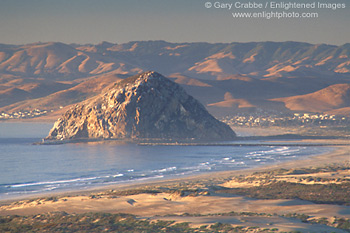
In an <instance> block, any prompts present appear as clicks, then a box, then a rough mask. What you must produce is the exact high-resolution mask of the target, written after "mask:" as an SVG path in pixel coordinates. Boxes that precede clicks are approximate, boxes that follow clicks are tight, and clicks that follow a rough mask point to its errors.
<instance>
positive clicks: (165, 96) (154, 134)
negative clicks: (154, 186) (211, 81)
mask: <svg viewBox="0 0 350 233" xmlns="http://www.w3.org/2000/svg"><path fill="white" fill-rule="evenodd" d="M235 136H236V134H235V133H234V132H233V131H232V129H231V128H230V127H229V126H227V125H226V124H224V123H222V122H220V121H218V120H217V119H215V118H214V117H213V116H212V115H210V114H209V113H208V111H207V110H206V109H205V107H204V106H203V105H202V104H201V103H200V102H199V101H197V100H196V99H194V98H193V97H192V96H190V95H188V94H187V93H186V92H185V90H184V89H183V88H182V87H180V86H179V85H178V84H176V83H174V82H172V81H170V80H169V79H167V78H165V77H164V76H162V75H161V74H159V73H156V72H153V71H150V72H145V73H142V74H140V75H136V76H132V77H129V78H126V79H124V80H122V81H120V82H118V83H116V84H114V86H113V87H112V88H110V89H109V90H108V91H107V92H106V93H104V94H101V95H98V96H96V97H93V98H91V99H88V100H85V101H83V102H81V103H80V104H77V105H75V106H74V107H72V108H71V109H70V110H68V111H67V112H66V113H64V114H63V116H62V117H61V118H59V119H58V120H57V121H56V122H55V124H54V126H53V128H52V129H51V131H50V133H49V135H48V136H47V137H46V138H45V139H46V140H74V139H135V140H138V139H167V140H193V139H195V140H230V139H233V138H235Z"/></svg>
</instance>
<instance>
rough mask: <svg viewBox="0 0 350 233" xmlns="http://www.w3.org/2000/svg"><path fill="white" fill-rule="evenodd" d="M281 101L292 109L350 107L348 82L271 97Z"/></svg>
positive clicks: (322, 109)
mask: <svg viewBox="0 0 350 233" xmlns="http://www.w3.org/2000/svg"><path fill="white" fill-rule="evenodd" d="M273 101H278V102H283V103H284V104H285V106H286V108H288V109H290V110H292V111H304V112H308V111H310V112H327V111H332V110H335V109H341V108H348V107H350V84H335V85H331V86H329V87H326V88H324V89H322V90H319V91H316V92H313V93H310V94H306V95H298V96H292V97H286V98H279V99H273Z"/></svg>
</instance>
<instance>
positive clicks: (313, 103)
mask: <svg viewBox="0 0 350 233" xmlns="http://www.w3.org/2000/svg"><path fill="white" fill-rule="evenodd" d="M349 57H350V44H345V45H342V46H333V45H325V44H321V45H314V44H308V43H300V42H252V43H231V44H223V43H217V44H209V43H168V42H165V41H137V42H129V43H125V44H119V45H118V44H112V43H108V42H103V43H101V44H98V45H75V44H74V45H68V44H63V43H55V42H52V43H36V44H30V45H4V44H1V45H0V112H13V111H22V110H30V109H34V108H39V109H46V110H51V109H53V110H57V109H59V108H60V107H66V106H69V105H70V104H74V103H77V102H80V101H82V100H85V99H86V98H89V97H92V96H95V95H97V94H100V93H101V92H102V91H103V90H104V89H105V88H108V86H110V85H113V83H115V82H118V81H120V80H121V79H125V78H126V77H128V76H131V75H134V74H138V73H141V72H143V71H148V70H155V71H157V72H160V73H162V74H164V75H165V76H167V77H169V78H171V79H173V81H175V82H177V83H179V84H180V85H182V86H183V87H184V88H185V90H186V91H187V92H188V93H189V94H191V95H192V96H194V97H195V98H197V99H198V100H200V101H201V102H202V103H203V104H204V105H205V106H206V107H207V108H208V110H209V111H210V112H211V113H213V114H215V115H224V114H234V113H237V112H241V111H256V110H259V109H262V110H264V111H283V112H288V111H300V112H329V113H338V114H345V115H347V114H350V100H349V99H350V97H349V95H350V92H349V84H350V59H349Z"/></svg>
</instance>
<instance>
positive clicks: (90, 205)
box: [0, 140, 350, 232]
mask: <svg viewBox="0 0 350 233" xmlns="http://www.w3.org/2000/svg"><path fill="white" fill-rule="evenodd" d="M307 142H310V140H309V141H307ZM312 142H313V143H325V144H347V143H348V142H347V141H346V140H336V141H330V140H327V141H322V140H317V141H312ZM333 147H334V151H332V152H330V153H326V154H322V155H316V156H313V157H309V158H305V159H301V160H293V161H288V162H285V163H280V164H274V165H269V166H265V167H259V168H256V169H247V170H238V171H226V172H217V173H207V174H202V175H196V176H191V177H185V178H180V179H172V180H158V181H152V182H145V183H139V184H133V185H128V184H124V185H115V186H108V187H103V188H98V189H94V190H89V191H84V192H70V193H55V194H51V195H46V196H45V197H43V196H33V197H30V198H28V199H26V200H7V201H2V202H0V216H6V215H36V214H45V213H49V212H57V211H64V212H66V213H68V214H81V213H87V212H103V213H128V214H133V215H136V216H137V217H138V218H141V219H147V220H151V221H153V220H174V221H177V222H190V223H191V226H193V227H197V226H201V225H210V224H214V223H216V222H222V223H229V224H232V225H233V226H244V227H252V226H257V227H260V228H266V227H267V228H271V227H273V228H277V229H278V230H279V231H293V230H294V231H295V230H298V231H301V232H310V231H311V230H312V231H313V232H322V231H323V232H331V231H332V232H343V231H342V230H340V229H336V228H333V227H331V226H326V225H315V224H310V223H306V222H302V221H300V220H298V219H295V218H286V217H283V216H285V215H286V214H294V213H297V214H299V215H301V214H304V215H308V216H311V218H314V219H320V218H325V219H328V220H329V222H331V221H332V219H333V220H334V218H335V217H336V218H345V219H350V206H348V205H336V204H322V203H321V204H320V203H318V204H316V203H314V202H311V201H307V200H300V199H268V200H264V199H255V198H250V197H245V196H240V195H234V194H230V193H218V192H215V191H213V188H212V186H213V185H215V186H216V187H222V188H249V187H253V186H259V185H260V186H262V185H264V184H262V183H261V182H260V183H259V179H258V177H257V175H254V174H256V173H257V172H261V173H264V172H268V171H274V170H276V169H281V168H283V169H286V170H288V169H289V170H290V169H292V170H293V169H294V170H295V169H301V168H318V167H326V166H329V165H333V164H340V165H344V164H345V165H348V164H349V162H350V145H348V146H344V145H343V146H333ZM237 177H253V180H255V182H251V181H249V182H247V181H237V179H236V178H237ZM306 177H308V178H310V177H314V178H320V177H321V178H323V179H322V180H321V181H317V180H316V179H313V180H311V181H310V180H307V179H306ZM274 179H275V181H276V180H277V181H284V182H289V183H293V182H294V183H304V184H305V185H313V184H330V183H338V184H339V183H344V182H345V183H346V182H350V170H348V169H339V170H331V171H327V170H325V171H323V172H320V171H317V172H309V173H308V174H304V175H303V174H298V175H295V174H294V175H279V176H275V177H274ZM265 185H266V184H265ZM184 187H185V188H186V189H196V190H197V191H196V193H195V194H194V193H191V192H189V193H186V192H183V191H182V192H176V190H177V189H178V190H184V189H183V188H184ZM152 189H156V190H158V191H157V192H154V193H150V192H149V191H145V190H152ZM130 190H133V191H132V192H130V193H129V194H128V191H130ZM135 190H136V191H135ZM140 190H141V191H140ZM142 190H143V191H142ZM159 190H164V192H163V191H161V192H159ZM169 190H172V191H171V192H170V191H169ZM174 190H175V191H174ZM348 191H349V190H348ZM123 192H124V193H123ZM232 211H233V212H235V213H241V212H247V213H255V214H260V215H261V216H258V215H255V216H248V215H244V214H241V215H238V216H220V215H217V214H218V213H229V212H232ZM309 220H310V219H309Z"/></svg>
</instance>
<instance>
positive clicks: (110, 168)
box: [0, 123, 330, 200]
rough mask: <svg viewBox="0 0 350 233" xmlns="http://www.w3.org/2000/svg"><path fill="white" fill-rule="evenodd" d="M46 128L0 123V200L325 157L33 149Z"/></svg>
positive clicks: (286, 152)
mask: <svg viewBox="0 0 350 233" xmlns="http://www.w3.org/2000/svg"><path fill="white" fill-rule="evenodd" d="M51 127H52V124H46V123H45V124H41V123H0V159H1V163H0V200H4V199H10V198H17V197H21V196H25V195H31V194H41V193H43V194H44V193H49V192H52V191H68V190H69V191H71V190H85V189H89V188H93V187H98V186H104V185H111V184H122V183H132V182H138V181H143V180H155V179H159V178H175V177H182V176H186V175H194V174H200V173H205V172H212V171H227V170H239V169H245V168H253V167H257V166H263V165H269V164H273V163H277V162H283V161H287V160H293V159H298V158H304V157H306V156H311V155H316V154H321V153H325V152H328V151H330V148H327V147H310V146H305V147H304V146H293V145H291V146H288V145H287V146H274V145H268V146H239V147H237V146H232V147H231V146H205V145H201V146H166V145H152V146H138V145H136V144H130V143H120V142H116V141H107V142H94V143H69V144H61V145H33V143H35V142H38V141H40V140H41V138H43V137H45V136H46V135H47V133H48V131H49V129H50V128H51ZM251 143H254V141H252V142H251Z"/></svg>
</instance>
